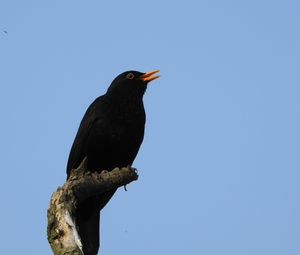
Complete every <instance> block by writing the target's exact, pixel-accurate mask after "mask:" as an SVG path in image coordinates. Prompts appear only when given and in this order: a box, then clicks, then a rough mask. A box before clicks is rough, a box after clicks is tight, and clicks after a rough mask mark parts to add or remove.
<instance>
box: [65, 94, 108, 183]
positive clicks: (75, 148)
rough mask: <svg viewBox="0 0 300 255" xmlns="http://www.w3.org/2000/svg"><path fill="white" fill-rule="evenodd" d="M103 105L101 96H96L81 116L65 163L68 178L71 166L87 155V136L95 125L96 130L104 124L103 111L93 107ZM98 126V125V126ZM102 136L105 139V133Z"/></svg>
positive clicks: (75, 165) (77, 164)
mask: <svg viewBox="0 0 300 255" xmlns="http://www.w3.org/2000/svg"><path fill="white" fill-rule="evenodd" d="M102 105H103V106H104V104H103V97H98V98H97V99H96V100H95V101H94V102H93V103H92V104H91V105H90V106H89V108H88V109H87V111H86V113H85V115H84V116H83V119H82V121H81V123H80V126H79V128H78V131H77V134H76V137H75V139H74V142H73V145H72V148H71V151H70V154H69V159H68V164H67V176H68V178H69V175H70V172H71V170H72V169H73V168H76V167H78V166H79V164H80V163H81V162H82V160H83V159H84V157H86V156H87V151H88V148H87V145H88V144H89V141H90V139H89V137H91V136H92V135H93V134H92V132H93V130H95V128H94V127H95V126H97V130H99V129H100V130H101V129H102V128H101V125H103V124H104V121H103V119H104V114H103V111H99V110H98V111H97V112H96V111H95V108H96V106H97V109H99V108H100V109H101V106H102ZM99 126H100V127H99ZM103 137H104V139H105V134H103Z"/></svg>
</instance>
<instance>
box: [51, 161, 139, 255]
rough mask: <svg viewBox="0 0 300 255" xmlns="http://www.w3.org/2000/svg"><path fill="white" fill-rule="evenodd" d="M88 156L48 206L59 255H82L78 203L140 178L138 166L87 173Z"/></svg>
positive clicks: (72, 172) (52, 242) (53, 246)
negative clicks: (78, 225)
mask: <svg viewBox="0 0 300 255" xmlns="http://www.w3.org/2000/svg"><path fill="white" fill-rule="evenodd" d="M86 162H87V160H86V158H85V159H84V160H83V161H82V163H81V164H80V166H79V167H78V168H77V169H73V170H72V171H71V175H70V177H69V179H68V180H67V181H66V182H65V183H64V185H63V186H62V187H58V189H57V191H56V192H54V193H53V194H52V196H51V200H50V205H49V209H48V214H47V216H48V228H47V235H48V241H49V243H50V245H51V248H52V250H53V253H54V254H55V255H82V254H83V252H82V244H81V239H80V236H79V234H78V231H77V228H76V222H75V221H74V215H75V213H76V209H77V205H78V204H79V203H81V202H83V201H85V200H86V199H87V198H89V197H92V196H95V195H101V194H102V193H104V192H106V191H109V190H113V189H116V188H118V187H121V186H124V185H126V184H128V183H130V182H132V181H135V180H137V179H138V174H137V172H136V169H134V168H131V167H124V168H115V169H114V170H112V171H109V172H108V171H105V170H104V171H102V172H101V173H100V174H99V173H97V172H93V173H91V172H86V170H85V169H86Z"/></svg>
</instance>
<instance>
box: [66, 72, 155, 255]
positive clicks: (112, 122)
mask: <svg viewBox="0 0 300 255" xmlns="http://www.w3.org/2000/svg"><path fill="white" fill-rule="evenodd" d="M157 72H158V70H153V71H150V72H146V73H141V72H137V71H127V72H124V73H122V74H120V75H119V76H117V77H116V78H115V79H114V80H113V82H112V83H111V85H110V86H109V88H108V90H107V92H106V93H105V94H104V95H102V96H100V97H98V98H97V99H96V100H95V101H94V102H93V103H92V104H91V105H90V106H89V107H88V109H87V111H86V113H85V115H84V117H83V119H82V121H81V123H80V126H79V129H78V131H77V135H76V137H75V140H74V142H73V145H72V148H71V152H70V155H69V160H68V165H67V175H68V178H69V176H70V172H71V169H74V168H77V167H78V166H79V164H80V163H81V162H82V160H83V159H84V158H85V157H87V170H88V171H91V172H93V171H99V172H101V170H108V171H110V170H112V169H114V168H115V167H126V166H128V165H132V162H133V160H134V159H135V157H136V155H137V153H138V150H139V148H140V145H141V143H142V141H143V137H144V127H145V119H146V116H145V110H144V105H143V95H144V93H145V91H146V88H147V84H148V82H150V81H152V80H154V79H156V78H158V77H159V76H153V74H155V73H157ZM115 191H116V190H112V191H109V192H107V193H105V194H103V195H101V196H95V197H92V198H90V199H88V200H86V201H84V202H83V203H82V204H81V205H79V207H78V210H77V214H76V215H75V221H76V225H77V226H78V232H79V236H80V238H81V242H82V245H83V247H82V249H83V252H84V254H85V255H96V254H97V252H98V248H99V222H100V210H101V209H102V208H103V207H104V206H105V205H106V204H107V202H108V201H109V200H110V198H111V197H112V196H113V194H114V193H115Z"/></svg>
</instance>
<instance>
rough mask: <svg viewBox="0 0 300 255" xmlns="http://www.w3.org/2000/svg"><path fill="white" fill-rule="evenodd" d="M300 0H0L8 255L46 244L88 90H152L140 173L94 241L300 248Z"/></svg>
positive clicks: (116, 247) (128, 250)
mask: <svg viewBox="0 0 300 255" xmlns="http://www.w3.org/2000/svg"><path fill="white" fill-rule="evenodd" d="M299 13H300V3H299V1H289V0H285V1H283V0H282V1H277V0H272V1H271V0H270V1H266V0H260V1H258V0H253V1H220V0H219V1H218V0H216V1H196V0H195V1H189V0H187V1H158V0H152V1H137V0H135V1H132V0H127V1H111V0H110V1H99V0H98V1H95V0H91V1H78V0H77V1H70V0H64V1H61V0H60V1H58V0H54V1H37V0H27V1H14V0H9V1H8V0H7V1H5V0H1V1H0V74H1V77H0V114H1V132H0V141H1V146H0V155H1V185H0V201H1V204H0V208H1V210H0V243H1V254H12V255H19V254H30V255H37V254H45V255H46V254H49V255H50V254H52V253H51V250H50V247H49V245H48V242H47V239H46V225H47V219H46V212H47V207H48V203H49V199H50V195H51V193H52V192H53V191H55V189H56V188H57V186H59V185H62V184H63V182H64V180H65V178H66V174H65V167H66V162H67V157H68V154H69V150H70V147H71V144H72V142H73V139H74V136H75V134H76V132H77V128H78V125H79V122H80V120H81V118H82V116H83V114H84V112H85V110H86V108H87V107H88V105H89V104H90V103H91V102H92V101H93V100H94V98H96V97H97V96H99V95H101V94H103V93H104V92H105V91H106V89H107V87H108V85H109V84H110V82H111V81H112V79H113V78H114V77H115V76H116V75H118V74H119V73H121V72H123V71H126V70H130V69H134V70H139V71H149V70H151V69H156V68H158V69H160V70H161V75H162V76H161V78H160V79H158V80H156V81H154V82H152V83H151V84H150V86H149V88H148V90H147V93H146V95H145V99H144V101H145V108H146V112H147V124H146V133H145V139H144V143H143V145H142V147H141V150H140V152H139V155H138V157H137V158H136V160H135V162H134V166H135V167H136V168H138V169H139V174H140V178H139V180H138V181H137V182H135V183H132V184H130V185H129V186H128V192H125V191H124V189H122V188H121V189H120V190H119V191H118V193H117V194H116V195H115V196H114V198H113V199H112V200H111V202H110V203H109V205H108V206H107V207H106V208H105V209H104V210H103V212H102V217H101V220H102V223H101V254H104V255H105V254H132V255H134V254H144V255H150V254H151V255H153V254H157V255H164V254H174V255H182V254H191V255H200V254H203V255H220V254H222V255H253V254H255V255H283V254H284V255H285V254H288V255H299V254H300V241H299V239H300V217H299V215H300V204H299V197H300V172H299V170H300V157H299V155H300V145H299V144H300V135H299V128H300V120H299V116H300V100H299V93H300V75H299V70H300V46H299V45H300V33H299V32H300V30H299V27H300V16H299Z"/></svg>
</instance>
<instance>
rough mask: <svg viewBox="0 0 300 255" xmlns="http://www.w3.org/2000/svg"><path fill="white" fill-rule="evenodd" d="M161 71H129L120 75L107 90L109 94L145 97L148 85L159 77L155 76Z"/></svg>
mask: <svg viewBox="0 0 300 255" xmlns="http://www.w3.org/2000/svg"><path fill="white" fill-rule="evenodd" d="M157 72H159V70H152V71H150V72H146V73H141V72H138V71H127V72H124V73H121V74H120V75H118V76H117V77H116V78H115V79H114V80H113V81H112V83H111V85H110V86H109V88H108V90H107V94H118V95H124V96H125V95H130V96H141V97H142V96H143V95H144V93H145V91H146V89H147V84H148V83H149V82H150V81H153V80H155V79H157V78H158V77H159V75H154V74H156V73H157Z"/></svg>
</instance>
